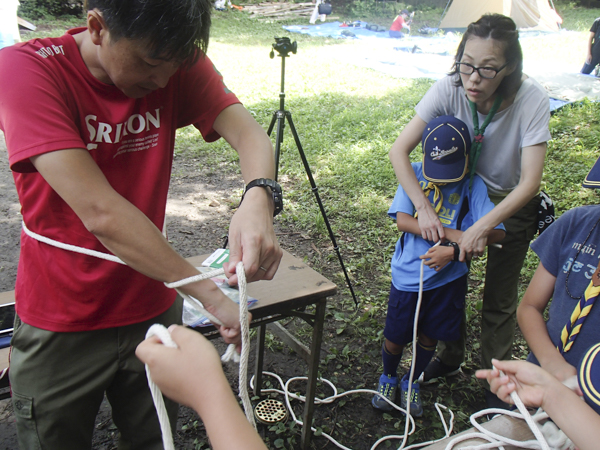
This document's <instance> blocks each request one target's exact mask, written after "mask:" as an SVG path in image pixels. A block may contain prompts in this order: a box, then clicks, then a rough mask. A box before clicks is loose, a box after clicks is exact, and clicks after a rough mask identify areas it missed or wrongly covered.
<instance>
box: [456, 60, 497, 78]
mask: <svg viewBox="0 0 600 450" xmlns="http://www.w3.org/2000/svg"><path fill="white" fill-rule="evenodd" d="M506 66H508V63H506V64H504V65H503V66H502V67H500V68H499V69H494V68H493V67H475V66H474V65H472V64H469V63H464V62H457V63H456V68H457V69H458V72H459V73H462V74H463V75H471V74H472V73H473V72H475V71H477V73H478V74H479V76H480V77H481V78H485V79H487V80H491V79H493V78H496V75H498V72H500V71H501V70H502V69H504V68H505V67H506Z"/></svg>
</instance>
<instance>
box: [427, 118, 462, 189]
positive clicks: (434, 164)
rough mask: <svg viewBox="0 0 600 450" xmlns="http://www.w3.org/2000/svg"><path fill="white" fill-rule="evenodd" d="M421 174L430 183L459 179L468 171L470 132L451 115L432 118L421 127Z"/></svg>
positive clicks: (460, 121) (450, 181) (449, 181)
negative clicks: (423, 128)
mask: <svg viewBox="0 0 600 450" xmlns="http://www.w3.org/2000/svg"><path fill="white" fill-rule="evenodd" d="M421 144H422V147H423V176H424V177H425V179H426V180H429V181H431V182H432V183H452V182H454V181H460V180H462V179H463V178H464V177H465V175H466V174H467V172H468V170H469V169H468V160H469V157H468V155H469V151H470V150H471V135H470V133H469V129H468V128H467V125H466V124H465V123H464V122H463V121H462V120H460V119H457V118H456V117H453V116H440V117H436V118H435V119H433V120H432V121H431V122H429V123H428V124H427V126H425V130H423V140H422V142H421Z"/></svg>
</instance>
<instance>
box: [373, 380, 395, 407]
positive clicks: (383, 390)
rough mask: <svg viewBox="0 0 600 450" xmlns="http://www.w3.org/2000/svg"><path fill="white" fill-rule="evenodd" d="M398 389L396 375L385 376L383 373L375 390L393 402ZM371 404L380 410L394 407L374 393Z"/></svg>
mask: <svg viewBox="0 0 600 450" xmlns="http://www.w3.org/2000/svg"><path fill="white" fill-rule="evenodd" d="M397 390H398V377H387V376H385V375H381V376H380V377H379V386H378V387H377V392H379V393H380V394H381V395H383V396H384V397H385V398H387V399H388V400H389V401H391V402H392V403H394V402H395V401H396V391H397ZM371 404H372V405H373V408H375V409H379V410H381V411H391V410H393V409H394V407H393V406H392V405H390V404H389V403H388V402H386V401H385V400H384V399H383V398H381V397H380V396H379V395H374V396H373V400H371Z"/></svg>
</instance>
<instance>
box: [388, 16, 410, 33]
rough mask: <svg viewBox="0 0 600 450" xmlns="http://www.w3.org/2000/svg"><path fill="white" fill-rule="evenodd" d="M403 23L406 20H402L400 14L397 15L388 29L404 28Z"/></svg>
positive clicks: (398, 29)
mask: <svg viewBox="0 0 600 450" xmlns="http://www.w3.org/2000/svg"><path fill="white" fill-rule="evenodd" d="M404 25H406V21H405V20H404V17H402V15H398V16H396V18H395V19H394V23H392V26H391V27H390V31H400V30H402V28H404Z"/></svg>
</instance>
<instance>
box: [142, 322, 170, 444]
mask: <svg viewBox="0 0 600 450" xmlns="http://www.w3.org/2000/svg"><path fill="white" fill-rule="evenodd" d="M151 336H157V337H158V338H159V339H160V340H161V342H162V343H163V344H164V345H166V346H167V347H172V348H177V344H175V342H174V341H173V339H172V338H171V333H169V330H167V329H166V328H165V326H164V325H161V324H159V323H155V324H154V325H152V326H151V327H150V328H149V329H148V332H147V333H146V339H148V338H149V337H151ZM146 377H147V378H148V387H149V388H150V393H151V394H152V400H154V406H155V407H156V413H157V414H158V423H159V424H160V432H161V433H162V440H163V447H164V448H165V450H174V449H175V445H174V444H173V433H172V431H171V422H170V421H169V415H168V414H167V408H165V400H164V399H163V396H162V393H161V392H160V389H159V388H158V386H157V385H156V383H155V382H154V381H152V377H151V376H150V369H149V368H148V364H146Z"/></svg>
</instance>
